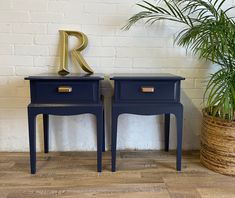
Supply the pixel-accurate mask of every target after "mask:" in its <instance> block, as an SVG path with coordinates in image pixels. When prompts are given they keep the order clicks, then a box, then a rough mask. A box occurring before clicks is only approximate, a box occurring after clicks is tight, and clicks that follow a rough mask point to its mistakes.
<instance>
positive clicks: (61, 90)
mask: <svg viewBox="0 0 235 198" xmlns="http://www.w3.org/2000/svg"><path fill="white" fill-rule="evenodd" d="M57 91H58V92H59V93H71V92H72V91H73V89H72V87H67V86H61V87H58V89H57Z"/></svg>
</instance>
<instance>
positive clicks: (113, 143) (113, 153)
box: [112, 111, 118, 172]
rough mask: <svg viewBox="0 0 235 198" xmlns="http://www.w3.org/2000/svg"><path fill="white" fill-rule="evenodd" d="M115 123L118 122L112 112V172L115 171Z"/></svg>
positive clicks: (116, 116)
mask: <svg viewBox="0 0 235 198" xmlns="http://www.w3.org/2000/svg"><path fill="white" fill-rule="evenodd" d="M117 121H118V115H117V114H116V113H115V112H114V111H113V112H112V172H115V171H116V147H117Z"/></svg>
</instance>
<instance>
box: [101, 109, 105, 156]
mask: <svg viewBox="0 0 235 198" xmlns="http://www.w3.org/2000/svg"><path fill="white" fill-rule="evenodd" d="M102 151H103V152H105V114H104V111H103V144H102Z"/></svg>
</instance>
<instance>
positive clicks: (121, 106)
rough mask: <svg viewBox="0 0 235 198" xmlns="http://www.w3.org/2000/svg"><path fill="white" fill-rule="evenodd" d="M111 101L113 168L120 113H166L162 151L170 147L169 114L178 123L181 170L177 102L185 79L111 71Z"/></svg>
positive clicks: (179, 140)
mask: <svg viewBox="0 0 235 198" xmlns="http://www.w3.org/2000/svg"><path fill="white" fill-rule="evenodd" d="M110 79H111V80H114V97H113V102H112V171H113V172H115V171H116V144H117V122H118V116H119V115H120V114H123V113H132V114H140V115H156V114H164V115H165V150H166V151H168V150H169V128H170V127H169V126H170V114H171V113H172V114H174V115H175V117H176V123H177V158H176V159H177V160H176V169H177V170H178V171H180V170H181V152H182V127H183V105H182V104H181V103H180V82H181V80H184V79H185V78H183V77H180V76H175V75H171V74H113V75H111V77H110Z"/></svg>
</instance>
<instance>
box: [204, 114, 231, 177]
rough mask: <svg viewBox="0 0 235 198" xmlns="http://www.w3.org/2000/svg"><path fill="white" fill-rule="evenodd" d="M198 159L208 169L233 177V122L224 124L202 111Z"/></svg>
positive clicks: (224, 122)
mask: <svg viewBox="0 0 235 198" xmlns="http://www.w3.org/2000/svg"><path fill="white" fill-rule="evenodd" d="M200 158H201V163H202V164H203V165H204V166H205V167H207V168H208V169H211V170H213V171H215V172H218V173H221V174H225V175H232V176H235V121H233V122H226V121H224V120H222V119H219V118H214V117H212V116H209V115H208V114H207V113H206V112H205V111H203V122H202V134H201V154H200Z"/></svg>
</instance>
